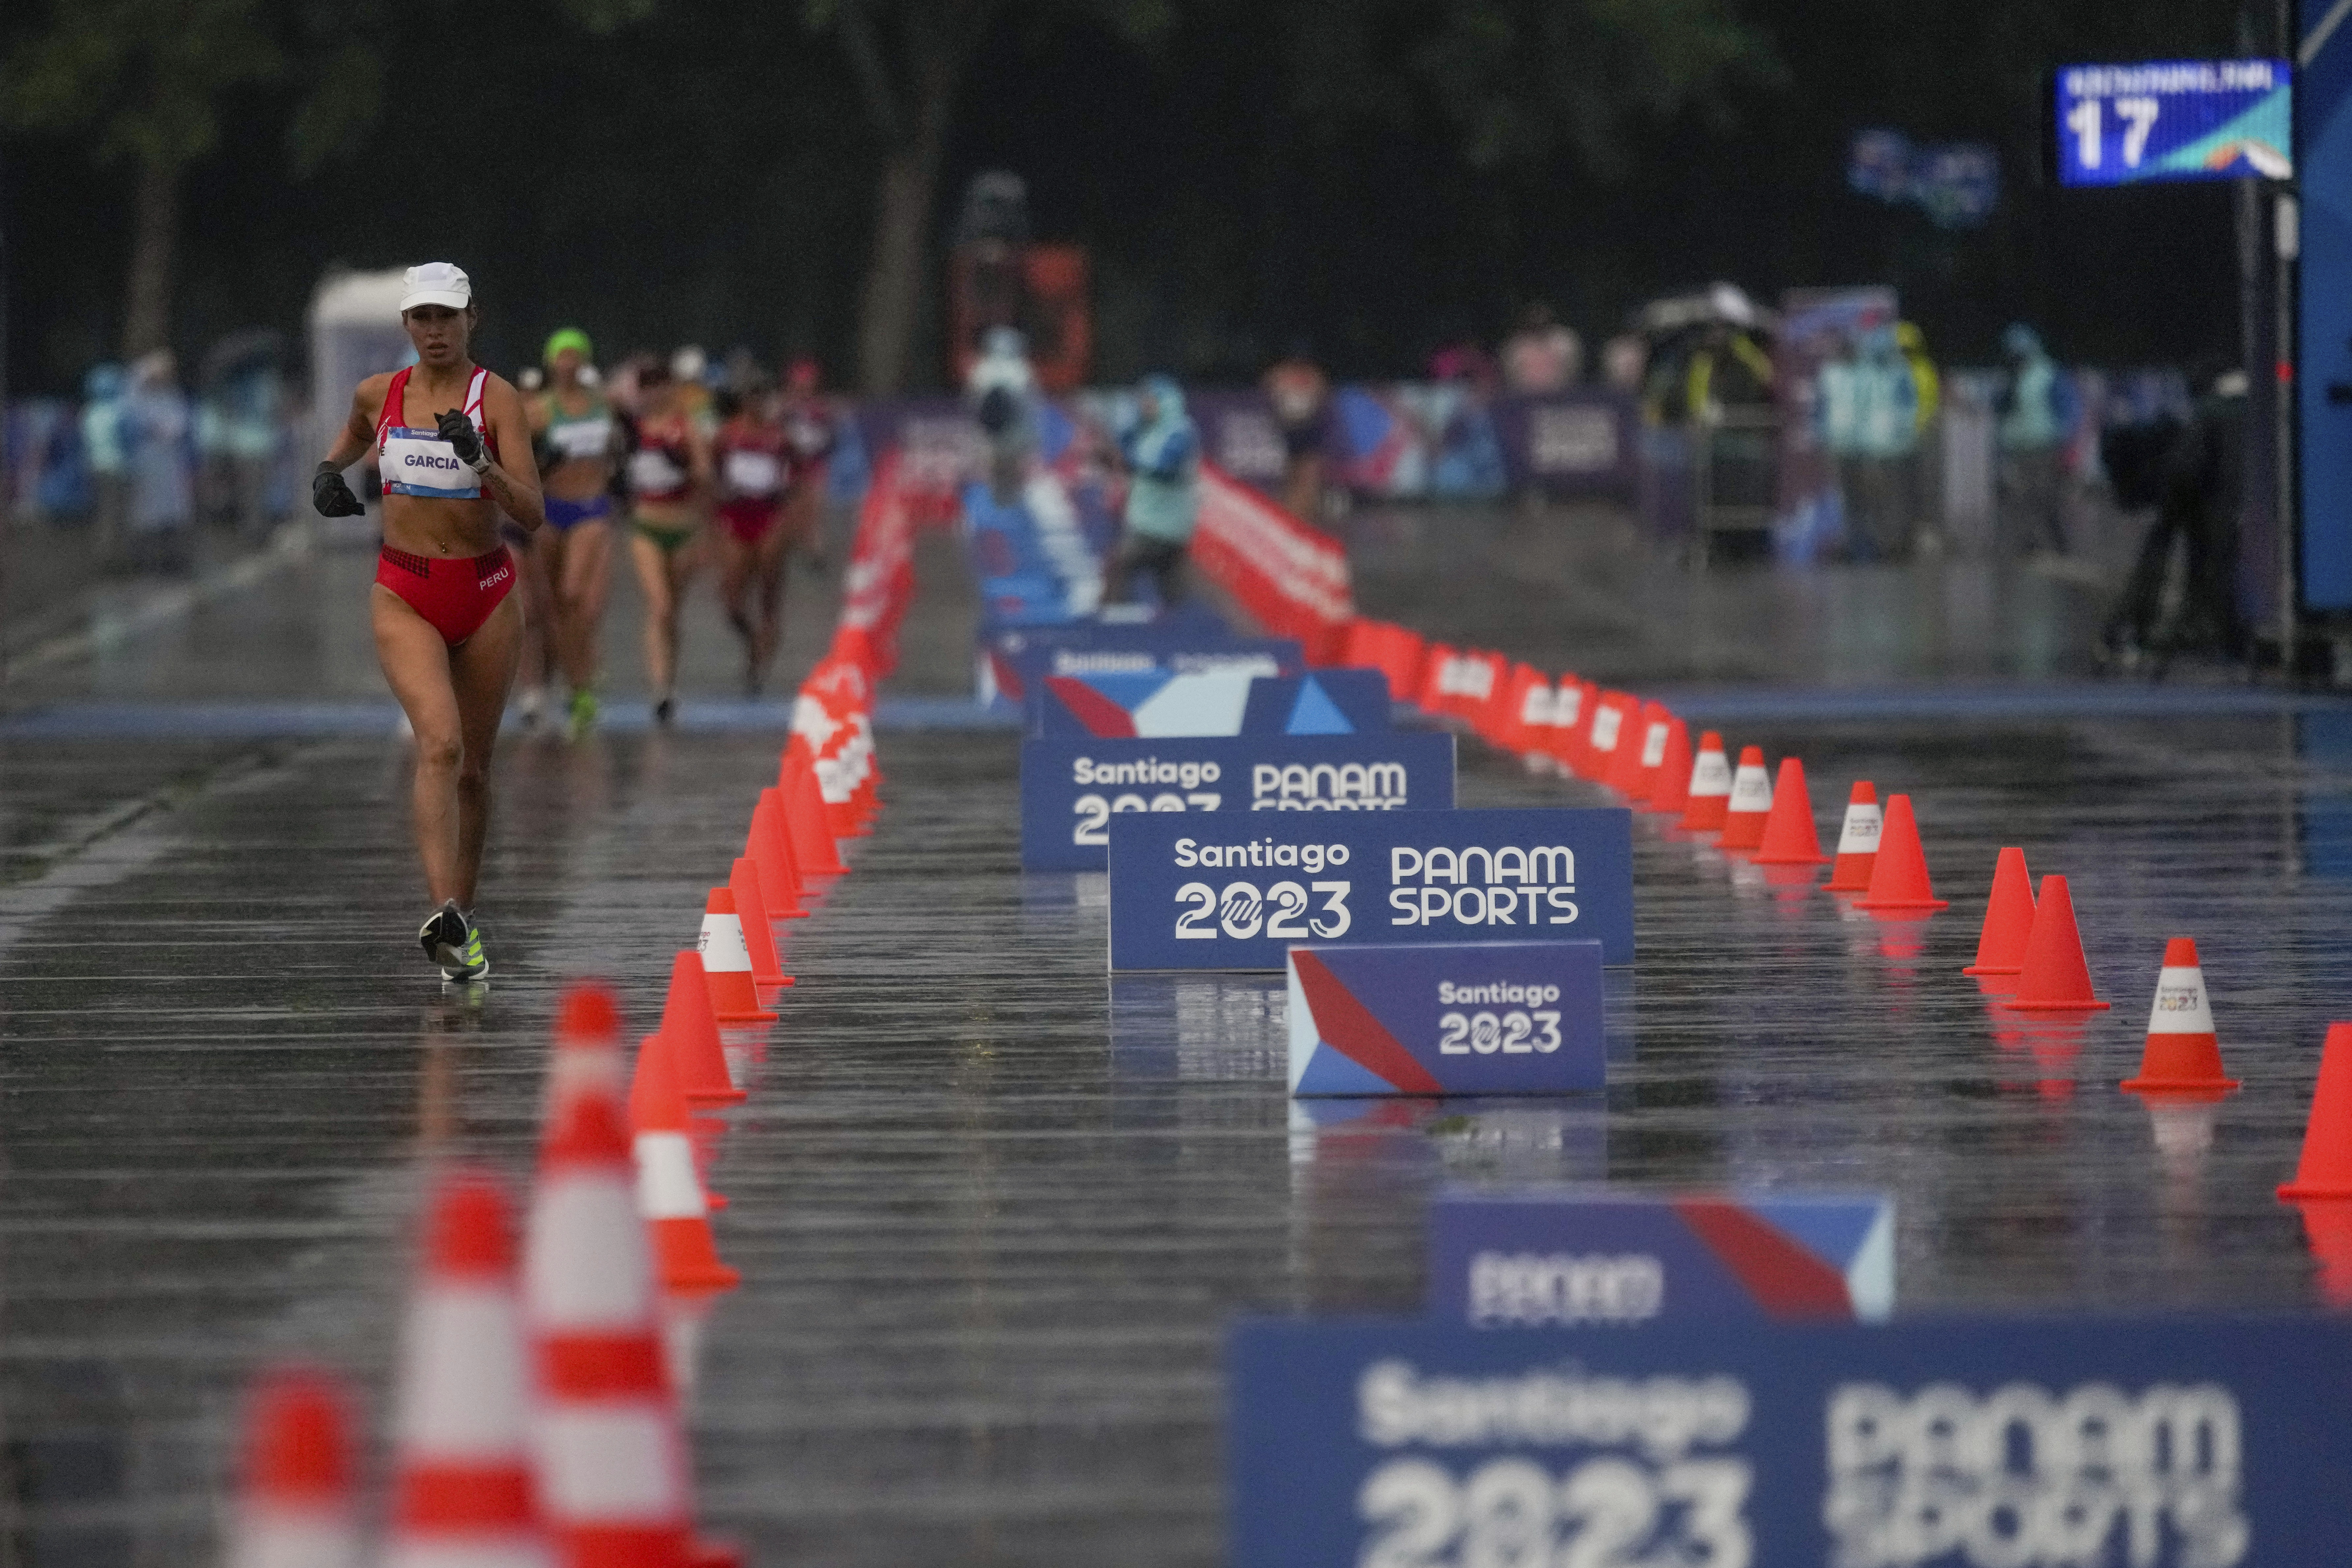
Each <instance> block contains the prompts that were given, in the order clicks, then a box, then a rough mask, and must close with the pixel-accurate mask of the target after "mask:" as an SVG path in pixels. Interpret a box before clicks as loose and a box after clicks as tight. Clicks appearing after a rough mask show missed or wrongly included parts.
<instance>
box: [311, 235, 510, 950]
mask: <svg viewBox="0 0 2352 1568" xmlns="http://www.w3.org/2000/svg"><path fill="white" fill-rule="evenodd" d="M406 281H407V290H406V292H405V293H404V295H403V296H402V298H401V301H400V321H401V324H402V325H403V326H404V327H405V328H406V329H407V330H408V341H409V342H411V343H413V344H415V348H416V363H415V364H413V365H411V366H409V367H408V368H407V369H405V370H401V371H395V372H394V373H393V374H390V375H372V376H370V377H368V378H367V379H366V380H365V381H363V382H362V383H360V384H359V390H358V392H357V393H355V394H354V395H352V413H351V417H350V418H349V419H348V420H346V421H345V422H344V426H343V429H342V431H341V434H340V435H338V436H337V437H335V443H334V445H333V446H332V447H330V448H328V451H327V456H326V458H325V460H324V461H322V462H320V465H319V471H318V473H317V474H316V475H315V476H314V477H313V478H312V479H311V481H310V498H311V502H312V504H313V505H315V506H316V507H317V508H318V510H320V512H321V513H322V514H324V515H325V516H328V517H357V516H359V515H360V514H361V513H362V512H363V511H364V510H366V509H365V508H364V507H363V506H362V504H361V503H360V500H359V498H358V497H357V496H355V495H353V494H352V490H351V487H350V486H349V485H347V484H345V483H344V482H343V470H344V469H345V468H349V467H350V466H351V465H352V463H354V462H356V461H357V460H358V459H359V458H361V457H362V455H363V454H365V453H367V452H368V451H369V450H370V449H371V448H373V451H374V454H375V459H376V465H377V468H378V469H379V471H380V473H381V475H382V478H383V553H382V556H381V558H380V559H379V560H378V562H377V563H376V573H375V586H374V587H373V589H371V590H370V591H369V595H368V597H369V614H370V616H371V617H372V619H373V622H374V627H375V651H376V658H377V659H378V661H379V662H381V663H382V665H383V675H384V679H385V680H386V681H388V682H389V683H390V684H391V686H392V690H393V695H394V696H395V697H397V698H399V699H400V705H401V707H402V709H403V710H405V711H406V712H407V714H408V721H409V724H410V726H411V727H412V728H413V729H414V730H415V732H416V784H415V824H416V846H417V849H418V851H419V852H420V853H421V854H422V855H423V857H424V860H425V881H426V883H427V884H429V886H430V887H431V889H432V894H433V897H434V899H435V900H436V901H437V902H438V903H439V905H440V907H439V908H438V909H436V910H434V911H433V913H432V915H431V916H430V917H428V918H427V919H426V921H425V926H424V929H423V930H421V931H418V932H417V940H418V941H419V942H421V943H423V945H424V948H425V954H426V956H427V957H429V958H431V959H432V960H433V961H434V962H435V963H438V964H440V965H441V973H443V975H444V976H446V978H448V979H451V980H467V981H470V980H480V979H483V978H485V977H486V976H487V975H488V973H489V972H490V965H489V961H488V958H486V957H485V956H484V955H483V952H482V934H481V931H479V930H478V928H477V927H476V926H475V924H474V915H473V909H474V888H475V882H476V880H477V879H478V876H479V874H480V871H481V866H482V840H483V837H484V835H485V834H486V832H487V831H488V826H489V811H490V790H489V768H490V748H491V746H492V744H493V743H494V742H496V741H497V739H498V733H499V718H500V716H501V715H502V714H504V713H505V711H506V706H507V689H508V688H509V687H510V686H512V685H513V684H514V675H515V665H516V662H517V658H518V656H519V655H520V650H521V646H522V601H521V600H520V599H516V598H511V597H509V595H510V594H511V593H512V592H513V589H514V585H515V563H514V559H513V557H512V556H511V555H510V554H509V552H508V550H507V547H506V546H505V545H503V544H501V543H499V534H498V517H499V513H501V512H503V513H504V514H505V515H506V516H507V517H508V518H509V519H511V520H512V521H514V522H516V523H518V524H520V526H521V527H522V529H523V530H524V531H526V532H536V531H538V530H539V528H540V527H541V525H542V524H543V523H544V522H545V521H547V520H546V515H545V512H544V510H543V508H542V506H541V500H540V490H539V470H538V468H537V465H536V464H535V463H533V461H532V460H531V452H530V419H529V418H528V417H527V416H525V414H524V412H523V406H522V399H521V397H520V395H518V394H517V393H516V391H515V389H514V388H513V387H512V386H511V385H509V384H508V383H507V382H505V381H503V380H501V379H500V378H499V377H498V376H495V375H492V374H490V373H489V372H488V371H487V370H484V369H482V368H481V367H479V366H478V365H477V364H475V363H474V362H473V359H472V357H471V353H470V352H469V350H470V343H471V340H472V336H473V331H474V324H475V321H476V320H477V315H476V312H475V310H474V304H473V295H474V289H473V284H472V283H471V281H469V280H468V279H467V277H466V275H465V273H463V272H462V271H460V270H458V269H457V268H455V267H452V266H451V265H449V264H448V263H447V262H446V261H433V262H427V263H426V264H425V265H424V266H422V267H412V268H409V269H408V276H407V280H406Z"/></svg>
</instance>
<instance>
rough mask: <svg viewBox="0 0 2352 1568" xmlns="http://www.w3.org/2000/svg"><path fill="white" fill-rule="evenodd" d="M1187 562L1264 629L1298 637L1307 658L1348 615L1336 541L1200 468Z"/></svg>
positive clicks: (1344, 568) (1344, 570)
mask: <svg viewBox="0 0 2352 1568" xmlns="http://www.w3.org/2000/svg"><path fill="white" fill-rule="evenodd" d="M1192 562H1193V564H1194V565H1196V566H1198V567H1199V568H1200V570H1201V573H1202V575H1204V576H1205V577H1207V578H1208V579H1209V581H1211V582H1212V583H1214V584H1216V585H1217V586H1218V587H1220V588H1223V590H1224V591H1225V592H1226V593H1228V594H1230V595H1233V597H1234V601H1235V602H1236V603H1238V604H1239V605H1241V606H1242V608H1243V609H1244V610H1247V611H1248V612H1249V613H1250V615H1251V616H1254V617H1255V618H1256V620H1257V621H1258V623H1259V624H1260V625H1261V626H1265V629H1266V630H1267V631H1269V632H1272V633H1274V634H1275V635H1276V636H1278V637H1297V638H1298V639H1299V640H1300V641H1302V642H1304V643H1306V644H1307V647H1308V649H1309V651H1310V654H1311V653H1312V652H1313V650H1315V649H1316V648H1317V647H1318V646H1320V645H1321V644H1322V643H1323V642H1324V641H1325V639H1328V637H1330V636H1331V635H1332V634H1333V633H1335V632H1336V631H1337V630H1338V628H1339V627H1341V626H1345V625H1346V624H1347V623H1348V621H1349V619H1350V618H1351V617H1352V616H1354V615H1355V613H1356V607H1355V597H1354V594H1353V592H1352V590H1351V588H1350V586H1349V576H1348V552H1346V551H1345V550H1343V549H1341V548H1340V546H1339V542H1338V541H1337V540H1334V539H1331V538H1328V537H1327V536H1325V535H1324V534H1322V533H1319V532H1318V531H1316V530H1314V529H1312V528H1309V527H1308V526H1307V524H1305V523H1303V522H1301V521H1298V520H1297V518H1295V517H1293V516H1291V515H1290V514H1289V513H1288V512H1286V511H1285V510H1282V508H1280V507H1278V506H1276V505H1275V503H1274V502H1272V501H1270V500H1266V499H1265V496H1263V495H1261V494H1259V493H1258V492H1257V491H1256V490H1255V489H1251V488H1250V487H1249V486H1247V485H1245V484H1243V483H1242V482H1241V481H1240V480H1238V479H1234V478H1233V477H1232V476H1231V475H1229V474H1227V473H1225V472H1223V470H1222V469H1220V468H1215V467H1213V466H1212V465H1210V464H1207V463H1203V464H1202V465H1201V521H1200V526H1199V527H1198V528H1197V529H1196V530H1195V531H1194V532H1193V534H1192ZM1334 651H1336V650H1334Z"/></svg>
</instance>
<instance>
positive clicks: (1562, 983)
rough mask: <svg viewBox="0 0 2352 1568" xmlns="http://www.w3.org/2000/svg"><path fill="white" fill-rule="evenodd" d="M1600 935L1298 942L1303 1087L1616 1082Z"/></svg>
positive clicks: (1293, 984) (1536, 1090) (1293, 1042)
mask: <svg viewBox="0 0 2352 1568" xmlns="http://www.w3.org/2000/svg"><path fill="white" fill-rule="evenodd" d="M1289 1014H1290V1018H1289V1021H1290V1092H1291V1093H1292V1094H1294V1095H1297V1096H1301V1097H1307V1098H1315V1097H1326V1096H1330V1097H1342V1098H1345V1097H1356V1096H1365V1095H1374V1096H1378V1095H1392V1094H1421V1095H1431V1094H1561V1093H1568V1092H1572V1091H1574V1090H1577V1089H1604V1088H1606V1087H1607V1086H1608V1082H1609V1054H1608V1047H1607V1045H1606V1043H1605V1042H1604V1041H1603V1040H1602V1038H1601V944H1600V943H1599V942H1421V943H1415V944H1413V945H1412V946H1409V947H1393V946H1381V947H1366V946H1357V945H1348V946H1339V947H1294V948H1292V949H1291V950H1290V1007H1289Z"/></svg>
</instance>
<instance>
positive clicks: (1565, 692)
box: [1551, 686, 1584, 730]
mask: <svg viewBox="0 0 2352 1568" xmlns="http://www.w3.org/2000/svg"><path fill="white" fill-rule="evenodd" d="M1583 713H1584V688H1583V687H1581V686H1563V687H1561V688H1560V689H1559V690H1558V691H1557V692H1555V693H1553V694H1552V700H1551V724H1552V728H1553V729H1555V730H1573V729H1575V728H1576V723H1577V721H1578V720H1579V719H1580V718H1581V717H1582V716H1583Z"/></svg>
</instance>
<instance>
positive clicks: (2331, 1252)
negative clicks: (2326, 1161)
mask: <svg viewBox="0 0 2352 1568" xmlns="http://www.w3.org/2000/svg"><path fill="white" fill-rule="evenodd" d="M2294 1206H2295V1212H2296V1213H2298V1214H2300V1215H2303V1235H2304V1240H2305V1243H2306V1244H2307V1245H2308V1246H2309V1247H2310V1248H2311V1260H2312V1261H2313V1262H2314V1263H2316V1264H2317V1265H2318V1266H2319V1279H2318V1285H2319V1299H2320V1300H2323V1301H2325V1302H2326V1303H2327V1304H2328V1305H2329V1306H2331V1307H2352V1204H2340V1203H2331V1202H2329V1201H2328V1200H2327V1199H2326V1198H2320V1199H2316V1200H2315V1201H2313V1202H2311V1203H2304V1204H2297V1205H2294Z"/></svg>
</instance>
